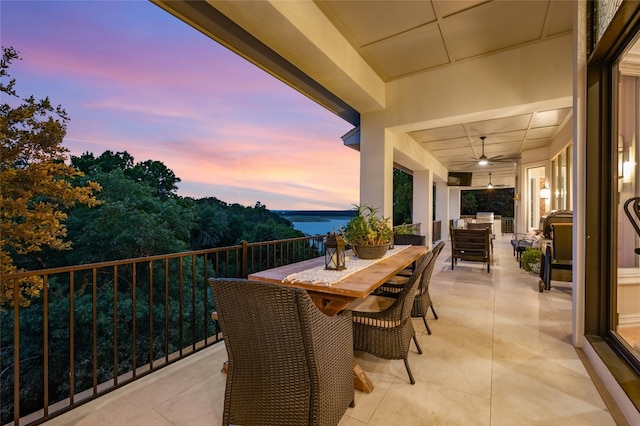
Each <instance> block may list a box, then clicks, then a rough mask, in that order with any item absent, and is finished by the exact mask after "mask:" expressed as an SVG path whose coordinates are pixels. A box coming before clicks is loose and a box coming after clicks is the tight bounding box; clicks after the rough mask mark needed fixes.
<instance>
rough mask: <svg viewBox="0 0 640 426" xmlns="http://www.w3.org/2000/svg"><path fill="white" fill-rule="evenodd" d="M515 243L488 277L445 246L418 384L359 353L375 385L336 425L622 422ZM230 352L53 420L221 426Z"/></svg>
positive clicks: (565, 290)
mask: <svg viewBox="0 0 640 426" xmlns="http://www.w3.org/2000/svg"><path fill="white" fill-rule="evenodd" d="M509 238H510V237H509V236H504V237H499V238H498V239H497V241H496V245H495V252H494V259H493V263H492V266H491V273H490V274H487V273H486V268H483V267H482V264H480V263H474V262H459V263H458V265H457V266H456V268H455V270H453V271H452V270H451V263H450V260H449V259H450V257H449V255H450V247H449V246H448V245H447V246H446V247H445V248H444V249H443V251H442V253H441V255H440V257H439V259H438V264H437V265H436V270H435V271H434V275H433V278H432V281H431V287H430V289H431V295H432V298H433V299H434V300H435V303H436V312H437V313H438V316H439V319H438V320H433V319H430V321H429V325H430V326H431V329H432V331H433V335H431V336H429V335H427V334H426V331H425V328H424V325H423V323H422V320H421V319H414V320H413V321H414V326H415V329H416V331H417V333H418V339H419V342H420V345H421V346H422V349H423V354H422V355H418V354H417V352H415V348H414V347H413V346H412V350H411V354H410V358H409V362H410V364H411V367H412V370H413V373H414V376H415V378H416V384H415V385H413V386H412V385H411V384H410V383H409V379H408V377H407V374H406V370H405V369H404V364H403V362H402V361H401V360H398V361H387V360H381V359H377V358H375V357H373V356H370V355H367V354H362V353H356V356H357V358H358V361H359V363H360V365H361V366H362V368H363V369H364V370H365V371H366V373H367V374H368V375H369V377H370V378H371V380H372V381H373V383H374V384H375V386H376V388H375V390H374V391H373V392H372V393H370V394H365V393H362V392H359V391H356V394H355V407H354V408H349V409H348V410H347V412H346V414H345V416H344V417H343V418H342V421H341V422H340V426H363V425H369V426H374V425H403V426H404V425H407V426H408V425H447V426H449V425H491V426H498V425H508V426H513V425H580V426H585V425H597V426H604V425H615V424H616V421H615V420H614V417H613V416H612V413H611V412H610V411H609V409H608V408H607V406H606V405H605V403H604V401H603V398H602V397H601V395H600V394H599V393H598V390H597V389H596V386H595V385H594V383H593V382H592V381H591V379H590V376H589V374H588V372H587V370H586V369H585V366H584V365H583V363H582V362H581V358H580V356H579V351H576V349H575V348H574V347H573V346H572V345H571V343H570V341H571V337H570V336H571V287H570V283H566V282H559V281H558V282H555V281H554V282H552V284H553V288H552V290H551V291H549V292H544V293H539V292H538V279H537V277H536V276H534V275H532V274H529V273H527V272H525V271H524V270H522V269H519V268H518V263H517V262H516V260H515V258H514V257H513V252H512V248H511V245H510V244H509ZM429 318H432V317H431V316H429ZM225 359H226V353H225V350H224V345H222V344H220V345H216V346H214V347H212V348H209V349H206V350H204V351H201V352H199V353H197V354H195V355H192V356H190V357H188V358H186V359H184V360H182V361H180V362H177V363H176V364H173V365H172V366H169V367H167V368H164V369H162V370H160V371H159V372H157V373H154V374H151V375H150V376H149V377H146V378H143V379H140V380H138V381H137V382H135V383H132V384H130V385H127V386H125V387H123V388H121V389H119V390H117V391H114V392H111V393H110V394H108V395H107V396H104V397H102V398H100V399H98V400H95V401H92V402H90V403H88V404H85V405H83V406H81V407H79V408H77V409H75V410H73V411H72V412H70V413H67V414H65V415H62V416H60V417H57V418H55V419H53V420H51V421H50V422H48V424H51V425H135V426H143V425H153V426H164V425H167V426H168V425H185V426H186V425H189V426H197V425H219V424H221V419H222V406H223V397H224V387H225V375H224V374H222V373H220V367H221V365H222V362H223V361H224V360H225ZM615 413H617V412H616V411H614V412H613V414H615ZM616 418H619V417H617V416H616ZM618 424H625V423H624V422H623V421H619V423H618Z"/></svg>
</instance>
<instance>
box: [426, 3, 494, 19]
mask: <svg viewBox="0 0 640 426" xmlns="http://www.w3.org/2000/svg"><path fill="white" fill-rule="evenodd" d="M486 2H487V0H457V1H451V0H438V1H434V2H433V7H434V8H436V9H437V10H438V11H439V12H440V16H443V17H447V16H449V15H453V14H454V13H459V12H462V11H463V10H467V9H471V8H472V7H474V6H477V5H479V4H482V3H486Z"/></svg>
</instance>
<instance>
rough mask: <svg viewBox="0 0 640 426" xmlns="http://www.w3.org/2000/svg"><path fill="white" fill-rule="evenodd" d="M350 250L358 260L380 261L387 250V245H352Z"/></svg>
mask: <svg viewBox="0 0 640 426" xmlns="http://www.w3.org/2000/svg"><path fill="white" fill-rule="evenodd" d="M351 249H352V250H353V251H354V252H355V254H356V256H358V257H359V258H360V259H380V258H381V257H382V256H384V255H385V253H386V252H387V250H389V244H380V245H375V246H374V245H364V246H360V245H353V246H351Z"/></svg>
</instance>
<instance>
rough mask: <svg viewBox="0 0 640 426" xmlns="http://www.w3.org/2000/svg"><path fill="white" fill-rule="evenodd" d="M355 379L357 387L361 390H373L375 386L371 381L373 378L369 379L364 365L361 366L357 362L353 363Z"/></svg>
mask: <svg viewBox="0 0 640 426" xmlns="http://www.w3.org/2000/svg"><path fill="white" fill-rule="evenodd" d="M353 380H354V386H355V388H356V389H358V390H359V391H362V392H366V393H371V392H373V388H374V386H373V383H372V382H371V379H369V377H368V376H367V374H366V373H365V372H364V370H363V369H362V367H360V366H359V365H358V364H357V363H354V364H353Z"/></svg>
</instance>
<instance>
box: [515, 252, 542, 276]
mask: <svg viewBox="0 0 640 426" xmlns="http://www.w3.org/2000/svg"><path fill="white" fill-rule="evenodd" d="M541 257H542V250H540V249H539V248H534V247H527V248H526V249H525V251H524V252H522V254H521V255H520V258H521V261H522V269H524V270H525V271H528V272H533V273H535V274H537V273H539V272H540V260H541Z"/></svg>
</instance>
